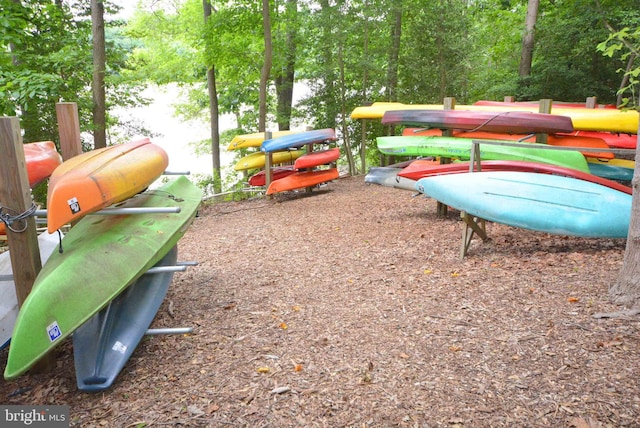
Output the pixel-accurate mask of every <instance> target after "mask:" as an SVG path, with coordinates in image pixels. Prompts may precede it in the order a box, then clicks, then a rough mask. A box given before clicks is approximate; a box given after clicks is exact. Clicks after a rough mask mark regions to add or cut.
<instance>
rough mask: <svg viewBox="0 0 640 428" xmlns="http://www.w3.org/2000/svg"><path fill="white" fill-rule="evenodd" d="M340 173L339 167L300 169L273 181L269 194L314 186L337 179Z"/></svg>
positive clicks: (268, 190)
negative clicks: (311, 169)
mask: <svg viewBox="0 0 640 428" xmlns="http://www.w3.org/2000/svg"><path fill="white" fill-rule="evenodd" d="M339 175H340V174H339V173H338V169H337V168H329V169H319V170H315V171H299V172H296V173H295V174H291V175H288V176H286V177H284V178H281V179H280V180H276V181H274V182H272V183H271V184H270V185H269V188H268V189H267V195H271V194H273V193H278V192H286V191H287V190H296V189H304V188H305V187H312V186H315V185H316V184H320V183H324V182H327V181H331V180H335V179H336V178H338V177H339Z"/></svg>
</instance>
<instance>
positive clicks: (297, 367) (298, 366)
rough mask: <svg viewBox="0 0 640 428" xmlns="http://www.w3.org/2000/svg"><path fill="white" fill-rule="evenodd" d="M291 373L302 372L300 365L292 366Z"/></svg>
mask: <svg viewBox="0 0 640 428" xmlns="http://www.w3.org/2000/svg"><path fill="white" fill-rule="evenodd" d="M293 371H296V372H301V371H302V364H296V365H295V366H293Z"/></svg>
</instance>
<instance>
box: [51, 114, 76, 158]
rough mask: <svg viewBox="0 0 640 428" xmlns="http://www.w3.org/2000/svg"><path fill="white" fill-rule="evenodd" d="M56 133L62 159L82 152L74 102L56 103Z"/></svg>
mask: <svg viewBox="0 0 640 428" xmlns="http://www.w3.org/2000/svg"><path fill="white" fill-rule="evenodd" d="M56 118H57V119H58V134H59V135H60V152H61V153H62V159H64V160H68V159H71V158H72V157H74V156H77V155H79V154H81V153H82V141H81V140H80V120H79V118H78V105H77V104H76V103H56Z"/></svg>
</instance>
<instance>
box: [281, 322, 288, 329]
mask: <svg viewBox="0 0 640 428" xmlns="http://www.w3.org/2000/svg"><path fill="white" fill-rule="evenodd" d="M280 328H281V329H283V330H286V329H288V328H289V326H288V325H287V323H284V322H281V323H280Z"/></svg>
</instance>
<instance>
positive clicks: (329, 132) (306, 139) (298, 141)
mask: <svg viewBox="0 0 640 428" xmlns="http://www.w3.org/2000/svg"><path fill="white" fill-rule="evenodd" d="M335 139H336V131H335V130H334V129H332V128H325V129H316V130H313V131H306V132H298V133H296V134H291V135H285V136H282V137H277V138H272V139H270V140H265V141H263V142H262V146H261V148H260V149H261V150H262V151H263V152H267V153H268V152H276V151H279V150H287V149H293V148H297V147H302V146H304V145H306V144H318V143H325V142H328V141H334V140H335Z"/></svg>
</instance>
